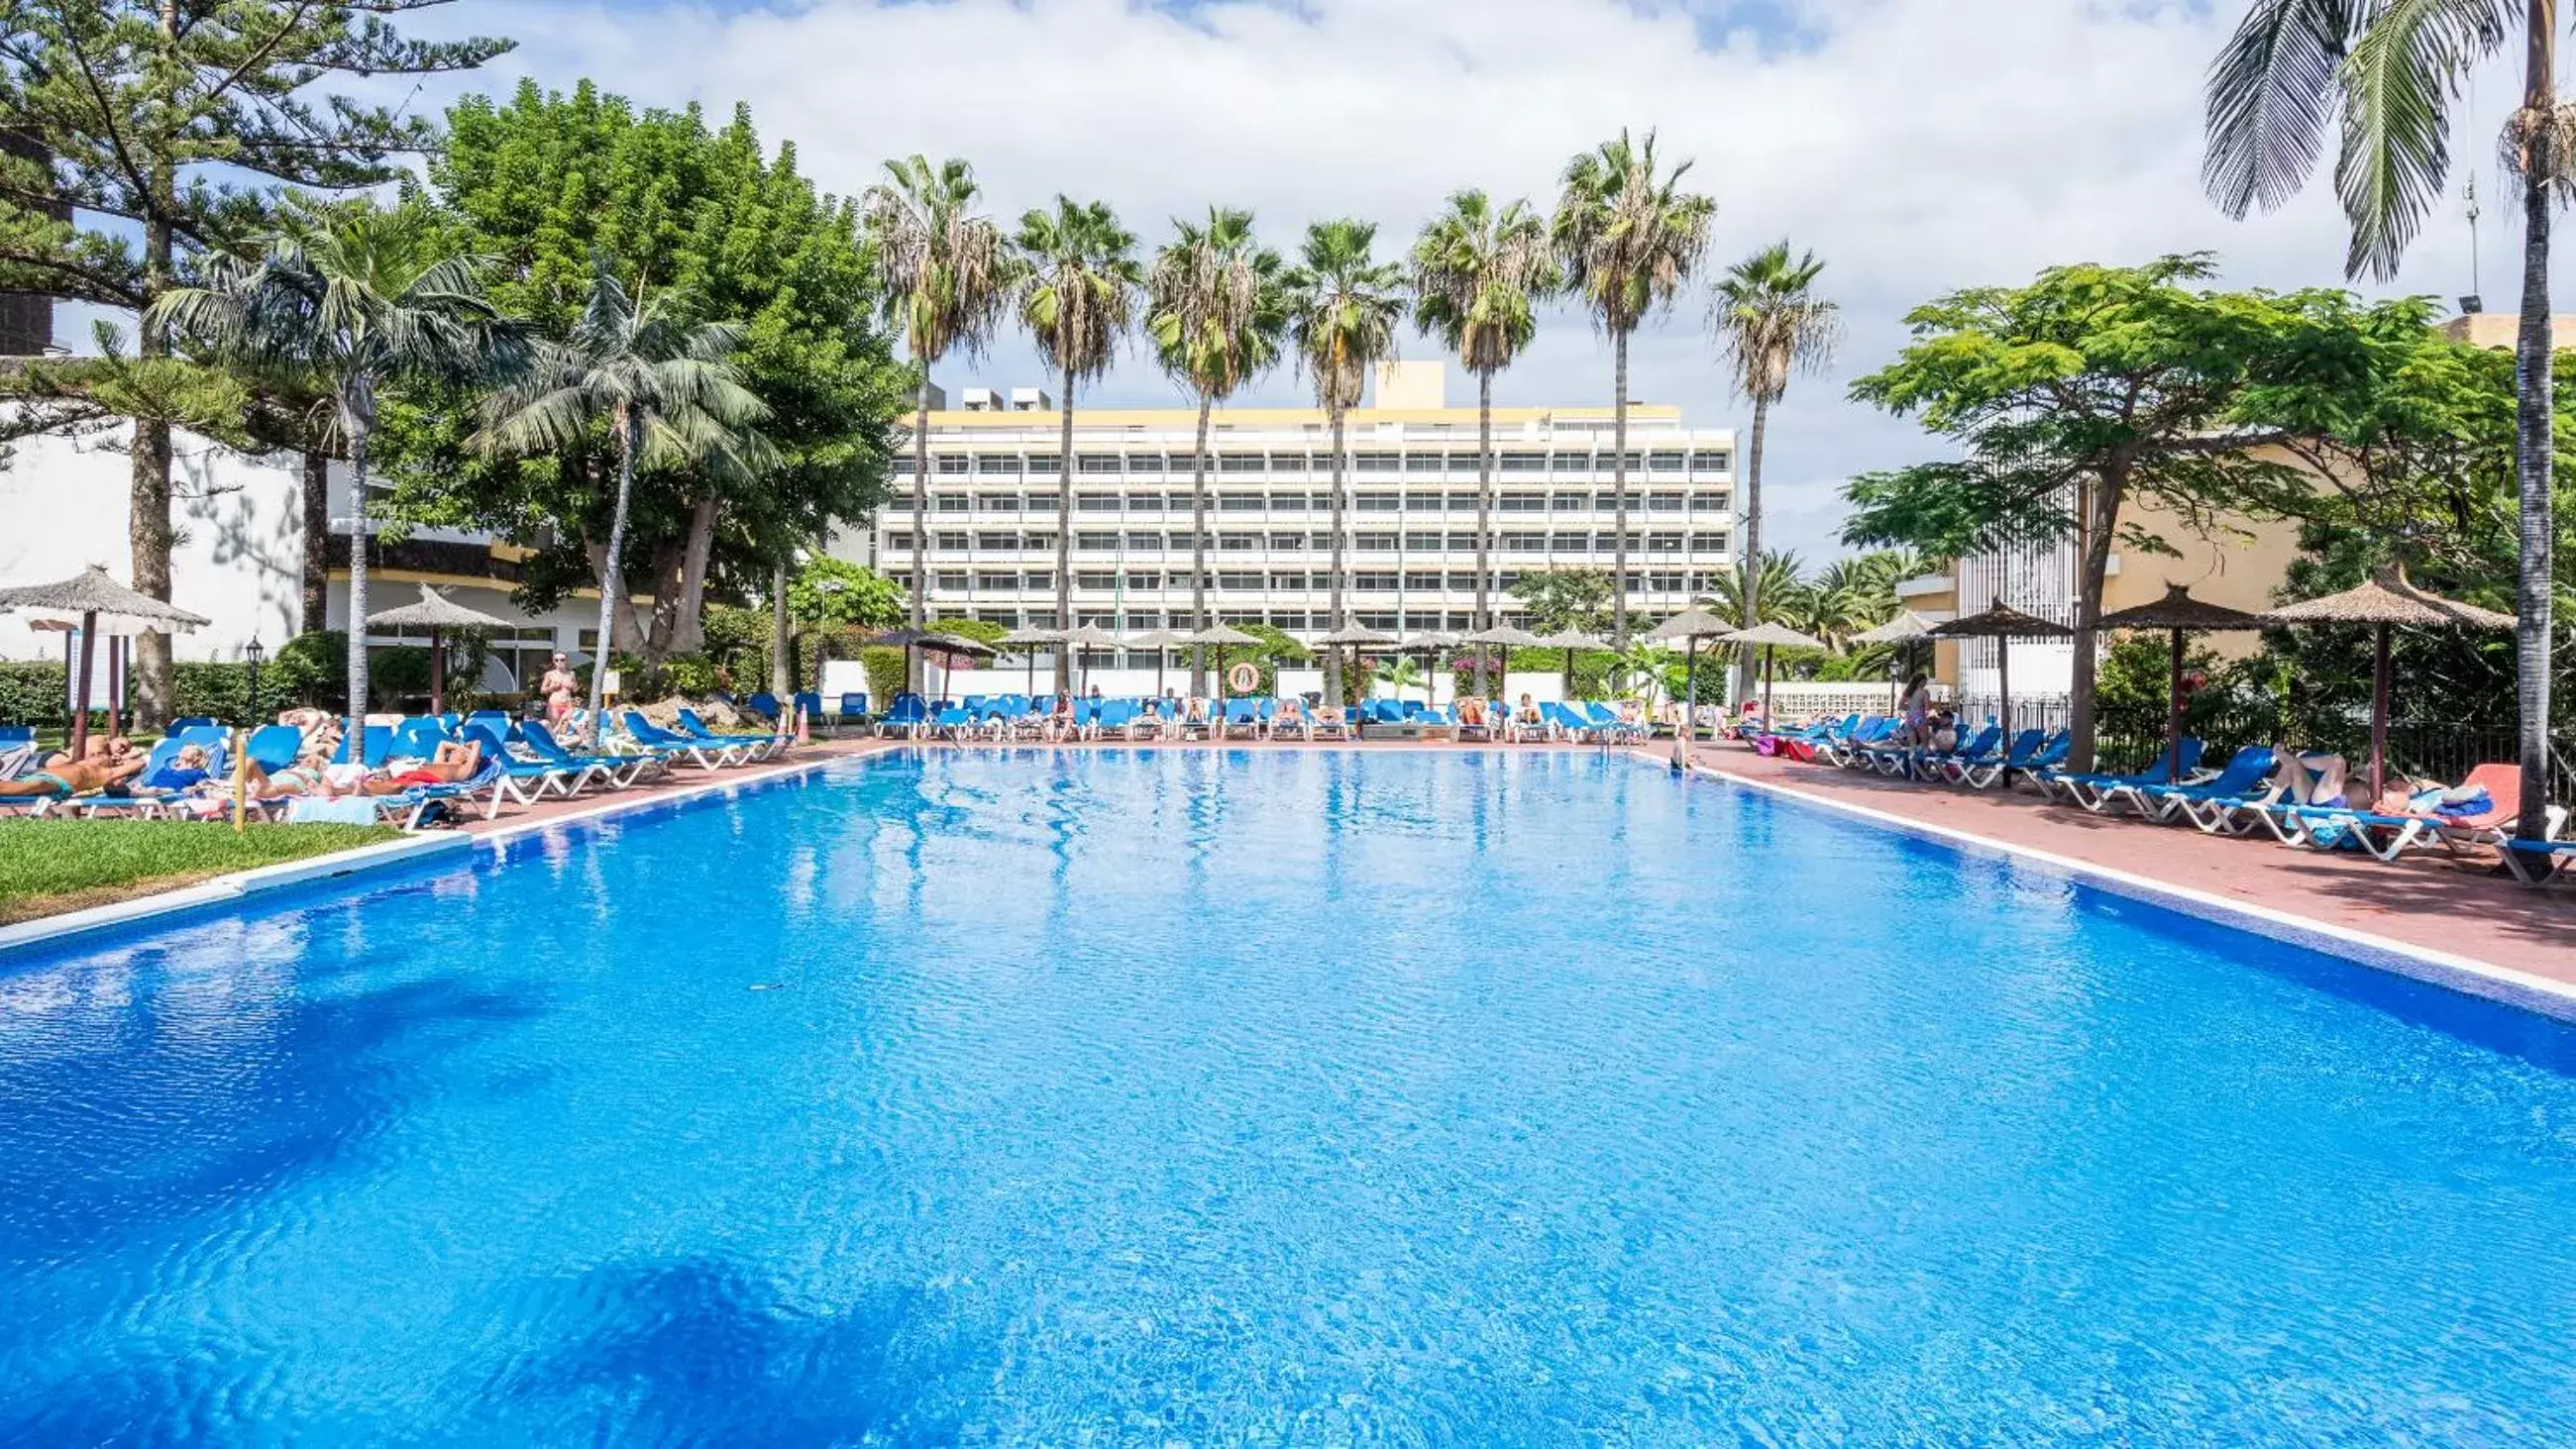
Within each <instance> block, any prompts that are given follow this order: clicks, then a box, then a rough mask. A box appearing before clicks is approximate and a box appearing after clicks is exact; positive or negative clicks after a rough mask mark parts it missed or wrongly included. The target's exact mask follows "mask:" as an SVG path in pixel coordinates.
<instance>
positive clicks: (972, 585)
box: [930, 569, 1724, 594]
mask: <svg viewBox="0 0 2576 1449" xmlns="http://www.w3.org/2000/svg"><path fill="white" fill-rule="evenodd" d="M1518 577H1520V575H1519V574H1517V573H1501V574H1497V575H1495V577H1494V588H1495V589H1496V591H1498V592H1499V591H1501V590H1505V589H1509V588H1510V587H1511V584H1512V580H1514V579H1516V578H1518ZM1722 577H1724V575H1722V574H1720V573H1717V572H1714V571H1704V572H1696V573H1695V572H1689V571H1679V570H1662V571H1648V572H1635V571H1632V572H1630V573H1629V575H1628V588H1629V591H1630V592H1631V593H1635V592H1638V591H1640V590H1642V591H1644V592H1647V593H1655V594H1677V593H1684V592H1704V591H1706V590H1709V589H1712V588H1715V587H1716V586H1717V581H1718V580H1719V579H1720V578H1722ZM1208 579H1209V583H1210V585H1211V586H1212V587H1213V588H1215V589H1216V590H1217V591H1218V592H1220V593H1230V594H1258V593H1264V592H1269V593H1304V592H1306V591H1309V590H1313V591H1316V592H1321V591H1323V590H1325V589H1329V588H1331V587H1332V586H1333V581H1332V575H1330V574H1328V573H1321V572H1318V573H1307V572H1305V571H1303V570H1299V569H1264V570H1250V569H1245V570H1234V569H1220V570H1216V571H1214V572H1211V573H1210V574H1209V575H1208ZM1348 579H1349V587H1350V589H1351V591H1352V592H1353V593H1361V594H1394V593H1403V592H1406V591H1408V590H1410V591H1416V592H1422V593H1436V592H1438V591H1440V590H1442V589H1451V590H1455V591H1457V592H1459V593H1471V592H1473V591H1474V590H1475V587H1476V575H1475V573H1474V571H1473V570H1469V571H1467V572H1464V573H1461V572H1458V571H1456V570H1433V569H1407V570H1402V571H1392V572H1391V571H1386V570H1368V571H1360V572H1354V573H1352V574H1350V575H1349V576H1348ZM1073 582H1074V586H1075V587H1076V588H1080V589H1087V590H1094V591H1098V592H1108V591H1111V590H1116V589H1132V590H1135V591H1137V592H1139V593H1145V592H1150V591H1153V590H1157V589H1165V588H1170V589H1186V588H1188V587H1189V586H1190V575H1189V573H1188V571H1187V570H1181V571H1177V572H1173V573H1148V572H1139V571H1137V570H1135V569H1127V570H1124V571H1111V572H1091V571H1088V570H1082V569H1077V570H1075V571H1074V575H1073ZM930 587H931V591H932V592H933V593H941V594H962V593H966V592H968V591H969V590H972V591H973V592H976V593H985V594H1009V593H1020V592H1027V593H1038V594H1042V593H1048V592H1051V591H1052V590H1053V589H1054V588H1055V573H1054V571H1053V570H1051V569H1031V570H1028V571H1027V572H1025V573H1024V572H1021V571H1019V570H1017V569H1009V570H1001V571H995V570H991V569H948V570H943V571H941V572H938V573H934V574H932V575H931V576H930Z"/></svg>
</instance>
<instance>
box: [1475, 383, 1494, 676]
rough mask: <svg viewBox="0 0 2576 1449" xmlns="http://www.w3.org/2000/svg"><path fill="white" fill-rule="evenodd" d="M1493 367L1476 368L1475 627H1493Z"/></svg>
mask: <svg viewBox="0 0 2576 1449" xmlns="http://www.w3.org/2000/svg"><path fill="white" fill-rule="evenodd" d="M1493 536H1494V370H1493V369H1492V368H1490V367H1482V368H1478V369H1477V370H1476V630H1477V632H1479V633H1482V632H1483V631H1485V630H1487V629H1490V628H1492V627H1494V615H1493V594H1492V592H1491V590H1492V583H1493V572H1492V564H1491V554H1490V552H1489V550H1490V549H1491V547H1492V540H1493ZM1485 684H1486V674H1485V646H1483V645H1481V644H1479V645H1477V646H1476V693H1477V695H1478V696H1479V697H1480V698H1481V697H1482V696H1483V695H1484V693H1485Z"/></svg>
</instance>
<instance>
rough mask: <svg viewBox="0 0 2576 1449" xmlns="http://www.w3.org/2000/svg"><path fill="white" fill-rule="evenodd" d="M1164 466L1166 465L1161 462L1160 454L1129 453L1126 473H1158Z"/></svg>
mask: <svg viewBox="0 0 2576 1449" xmlns="http://www.w3.org/2000/svg"><path fill="white" fill-rule="evenodd" d="M1166 466H1167V465H1166V464H1165V463H1164V462H1163V455H1162V454H1160V453H1130V454H1128V455H1127V471H1128V472H1130V473H1160V472H1162V471H1163V470H1164V468H1165V467H1166Z"/></svg>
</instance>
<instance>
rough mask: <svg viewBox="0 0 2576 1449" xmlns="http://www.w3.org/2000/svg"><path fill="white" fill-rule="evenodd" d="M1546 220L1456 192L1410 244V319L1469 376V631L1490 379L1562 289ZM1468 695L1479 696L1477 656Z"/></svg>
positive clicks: (1481, 523) (1480, 604)
mask: <svg viewBox="0 0 2576 1449" xmlns="http://www.w3.org/2000/svg"><path fill="white" fill-rule="evenodd" d="M1564 280H1565V275H1564V273H1563V272H1562V271H1561V270H1560V269H1559V268H1558V266H1557V264H1556V258H1555V256H1554V255H1553V254H1552V253H1551V252H1550V250H1549V247H1548V240H1547V222H1546V220H1545V218H1543V217H1541V216H1540V215H1539V214H1538V213H1537V212H1535V211H1533V210H1531V209H1530V206H1529V203H1528V202H1525V201H1507V202H1505V203H1503V204H1502V205H1501V206H1499V207H1498V206H1496V205H1495V204H1494V203H1493V202H1492V200H1490V199H1489V198H1488V197H1487V196H1486V195H1485V193H1483V192H1481V191H1474V190H1469V191H1461V192H1459V193H1458V194H1456V195H1454V196H1452V197H1450V198H1449V209H1448V210H1447V211H1444V212H1442V213H1441V214H1440V215H1438V216H1436V217H1433V218H1432V219H1431V221H1430V222H1429V223H1428V224H1427V225H1425V226H1424V227H1423V228H1422V235H1421V236H1420V237H1418V238H1416V239H1415V241H1414V243H1413V294H1414V303H1413V319H1414V321H1415V322H1417V323H1419V324H1420V325H1421V326H1422V327H1423V329H1424V330H1425V331H1428V332H1430V333H1432V334H1433V335H1435V336H1437V337H1438V338H1439V339H1440V340H1441V341H1442V342H1445V343H1447V344H1448V345H1449V348H1450V350H1452V351H1454V352H1456V353H1457V354H1458V360H1459V361H1460V362H1463V363H1465V364H1466V366H1467V370H1468V371H1469V372H1472V373H1474V374H1475V375H1476V627H1477V628H1478V629H1485V628H1490V627H1491V626H1492V625H1493V622H1494V617H1493V607H1492V605H1493V595H1492V592H1491V589H1492V584H1493V572H1492V568H1491V565H1490V563H1489V559H1490V558H1491V556H1492V552H1491V551H1492V542H1493V510H1494V374H1495V373H1498V372H1500V371H1502V370H1503V369H1504V368H1506V367H1509V366H1511V365H1512V361H1513V359H1515V358H1517V357H1518V356H1520V353H1521V349H1523V348H1525V347H1527V346H1529V343H1530V339H1531V338H1532V337H1534V336H1536V335H1537V333H1538V317H1537V313H1536V310H1535V304H1536V303H1538V302H1540V301H1542V300H1544V299H1545V298H1547V297H1548V296H1550V295H1551V294H1553V293H1554V292H1555V291H1556V290H1557V288H1558V287H1560V286H1562V285H1563V284H1564ZM1475 668H1476V678H1475V688H1476V693H1478V694H1480V695H1481V694H1484V693H1485V692H1486V690H1485V685H1486V677H1485V655H1484V653H1483V651H1481V650H1480V651H1478V653H1477V655H1476V666H1475Z"/></svg>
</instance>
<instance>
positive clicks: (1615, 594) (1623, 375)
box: [1610, 329, 1628, 654]
mask: <svg viewBox="0 0 2576 1449" xmlns="http://www.w3.org/2000/svg"><path fill="white" fill-rule="evenodd" d="M1610 354H1611V357H1612V359H1613V360H1612V362H1611V383H1610V387H1611V393H1612V396H1611V399H1610V419H1611V421H1610V442H1611V446H1612V447H1613V448H1615V449H1616V450H1617V451H1615V452H1613V453H1612V454H1611V455H1610V488H1611V495H1610V496H1611V512H1610V516H1611V518H1612V519H1613V520H1614V522H1613V524H1612V526H1613V527H1615V528H1617V529H1618V530H1619V534H1618V538H1617V539H1616V541H1615V542H1613V543H1612V545H1611V549H1610V647H1611V648H1613V649H1615V650H1617V651H1619V652H1620V653H1622V654H1625V653H1627V652H1628V334H1627V332H1626V331H1625V330H1624V329H1623V330H1621V331H1620V332H1618V333H1616V334H1614V335H1613V336H1612V337H1611V339H1610Z"/></svg>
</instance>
